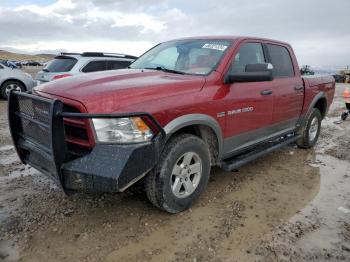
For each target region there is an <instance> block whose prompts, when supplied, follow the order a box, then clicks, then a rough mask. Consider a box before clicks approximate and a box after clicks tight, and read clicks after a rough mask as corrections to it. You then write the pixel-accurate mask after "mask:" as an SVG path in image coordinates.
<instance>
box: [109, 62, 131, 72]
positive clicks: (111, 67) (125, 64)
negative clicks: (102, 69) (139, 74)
mask: <svg viewBox="0 0 350 262" xmlns="http://www.w3.org/2000/svg"><path fill="white" fill-rule="evenodd" d="M130 64H131V62H129V61H113V60H110V61H107V70H114V69H123V68H127V67H128V66H129V65H130Z"/></svg>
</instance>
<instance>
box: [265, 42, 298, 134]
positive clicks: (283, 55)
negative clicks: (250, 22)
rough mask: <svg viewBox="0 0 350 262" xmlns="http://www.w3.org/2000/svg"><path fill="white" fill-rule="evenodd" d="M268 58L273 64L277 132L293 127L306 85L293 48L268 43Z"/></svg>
mask: <svg viewBox="0 0 350 262" xmlns="http://www.w3.org/2000/svg"><path fill="white" fill-rule="evenodd" d="M265 49H266V50H267V53H268V60H269V62H270V63H271V64H272V65H273V67H274V69H273V76H274V80H273V81H272V85H273V89H274V94H275V97H274V106H273V114H272V122H273V124H274V126H275V128H276V132H281V131H283V130H285V131H286V132H287V131H289V130H290V129H293V128H294V127H295V125H296V123H297V121H298V118H299V116H300V113H301V110H302V106H303V100H304V85H303V81H302V79H301V77H300V75H299V74H298V73H297V72H295V70H294V68H296V67H295V66H294V64H293V58H292V56H291V54H292V50H291V49H289V47H287V46H282V45H277V44H266V45H265Z"/></svg>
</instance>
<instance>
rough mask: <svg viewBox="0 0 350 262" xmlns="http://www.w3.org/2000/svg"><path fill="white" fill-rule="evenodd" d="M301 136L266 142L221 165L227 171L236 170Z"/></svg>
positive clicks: (289, 136) (292, 135)
mask: <svg viewBox="0 0 350 262" xmlns="http://www.w3.org/2000/svg"><path fill="white" fill-rule="evenodd" d="M299 138H300V135H294V134H291V135H287V136H285V138H283V139H280V140H278V141H277V142H270V143H266V144H264V145H262V146H260V147H258V148H257V149H255V150H252V151H249V152H248V153H243V154H241V155H238V156H236V157H233V158H229V159H227V160H224V161H222V162H221V163H220V164H219V165H220V167H221V168H222V169H223V170H225V171H232V170H235V169H237V168H239V167H241V166H243V165H245V164H247V163H249V162H251V161H253V160H255V159H257V158H259V157H261V156H264V155H266V154H269V153H271V152H273V151H275V150H277V149H279V148H281V147H284V146H287V145H289V144H291V143H293V142H295V141H296V140H298V139H299Z"/></svg>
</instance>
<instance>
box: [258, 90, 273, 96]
mask: <svg viewBox="0 0 350 262" xmlns="http://www.w3.org/2000/svg"><path fill="white" fill-rule="evenodd" d="M260 94H262V95H263V96H268V95H271V94H272V90H269V89H268V90H263V91H261V92H260Z"/></svg>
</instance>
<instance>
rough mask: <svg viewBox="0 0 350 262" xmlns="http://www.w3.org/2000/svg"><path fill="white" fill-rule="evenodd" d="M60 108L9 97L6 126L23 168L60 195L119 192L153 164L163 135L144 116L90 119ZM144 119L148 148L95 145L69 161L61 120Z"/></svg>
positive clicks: (55, 103)
mask: <svg viewBox="0 0 350 262" xmlns="http://www.w3.org/2000/svg"><path fill="white" fill-rule="evenodd" d="M62 108H63V105H62V102H61V101H59V100H50V99H46V98H42V97H38V96H34V95H30V94H26V93H17V92H11V94H10V97H9V112H8V114H9V126H10V131H11V136H12V139H13V143H14V145H15V148H16V150H17V153H18V155H19V157H20V159H21V161H22V162H23V163H24V164H29V165H31V166H33V167H34V168H36V169H37V170H39V171H41V172H42V173H45V174H47V175H49V176H50V177H52V178H53V179H54V180H55V181H56V182H57V183H58V184H59V185H61V186H62V188H63V189H70V190H80V191H102V192H121V191H124V190H125V189H126V188H128V187H129V186H130V185H132V184H133V183H135V182H136V181H137V180H139V179H141V178H142V177H143V176H144V175H146V174H147V172H149V171H150V170H151V169H152V168H153V167H154V166H155V164H156V163H157V161H158V156H159V155H160V152H161V150H162V147H163V141H164V138H165V133H164V130H163V129H162V128H161V126H160V125H159V124H158V122H157V121H156V120H155V119H154V118H153V117H152V116H151V115H149V114H147V113H132V114H118V115H117V114H110V115H102V114H99V115H93V114H82V113H65V112H62ZM132 116H140V117H143V118H147V120H148V121H149V122H151V124H152V125H153V126H155V127H156V129H157V130H158V131H157V132H156V135H155V136H154V137H153V138H152V140H151V141H150V142H147V143H140V144H129V145H117V144H96V145H95V146H94V147H93V148H92V150H91V151H90V152H87V153H84V154H83V155H82V156H79V157H77V156H72V155H70V153H69V150H68V148H67V145H66V142H65V131H64V123H63V117H64V118H84V119H87V118H120V117H132Z"/></svg>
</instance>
